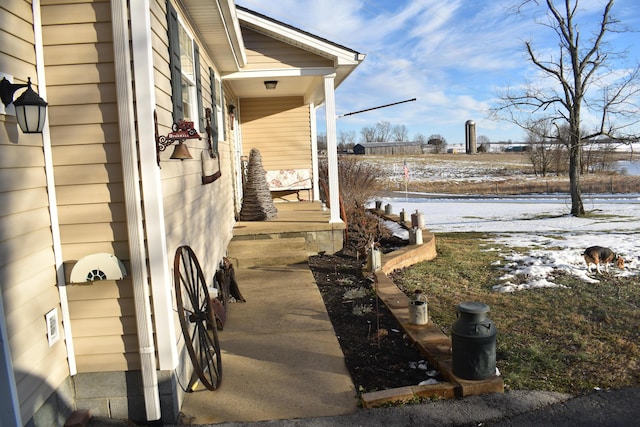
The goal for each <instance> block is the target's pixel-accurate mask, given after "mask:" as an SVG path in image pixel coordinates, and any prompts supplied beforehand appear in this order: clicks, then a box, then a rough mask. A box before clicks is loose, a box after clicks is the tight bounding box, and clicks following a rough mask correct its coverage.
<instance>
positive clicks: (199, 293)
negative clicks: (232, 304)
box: [173, 246, 222, 390]
mask: <svg viewBox="0 0 640 427" xmlns="http://www.w3.org/2000/svg"><path fill="white" fill-rule="evenodd" d="M173 279H174V285H175V290H176V303H177V308H178V317H179V318H180V327H181V328H182V334H183V335H184V341H185V345H186V347H187V352H188V353H189V357H190V358H191V362H192V363H193V368H194V372H195V374H196V375H197V376H198V379H200V381H201V382H202V384H203V385H204V386H205V387H206V388H207V389H209V390H215V389H217V388H218V387H219V386H220V382H221V380H222V362H221V355H220V345H219V343H218V332H217V330H216V323H215V319H214V317H213V313H212V311H211V304H210V301H209V291H208V290H207V285H206V283H205V280H204V274H203V273H202V269H201V268H200V264H199V263H198V259H197V258H196V255H195V254H194V253H193V250H192V249H191V248H190V247H189V246H180V247H179V248H178V250H177V251H176V255H175V257H174V259H173Z"/></svg>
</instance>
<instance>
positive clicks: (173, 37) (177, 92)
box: [167, 1, 184, 123]
mask: <svg viewBox="0 0 640 427" xmlns="http://www.w3.org/2000/svg"><path fill="white" fill-rule="evenodd" d="M167 27H168V31H167V32H168V35H169V67H170V68H171V102H172V103H173V121H174V122H175V123H177V122H178V121H179V120H182V119H183V118H184V111H183V109H182V69H181V66H180V38H179V35H178V12H177V11H176V9H175V8H174V7H173V6H172V5H171V2H169V1H167Z"/></svg>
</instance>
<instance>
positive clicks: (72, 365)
mask: <svg viewBox="0 0 640 427" xmlns="http://www.w3.org/2000/svg"><path fill="white" fill-rule="evenodd" d="M32 8H33V33H34V44H35V53H36V74H37V75H38V92H39V94H40V96H41V97H42V98H43V99H47V82H46V79H45V73H44V70H45V67H44V52H43V46H42V17H41V15H40V0H33V3H32ZM48 114H49V111H48V110H47V116H48ZM42 146H43V155H44V171H45V175H46V177H47V197H48V198H49V217H50V219H51V236H52V237H51V238H52V241H53V258H54V262H55V264H56V280H57V285H58V294H59V295H60V310H61V312H62V324H63V325H64V328H63V329H64V342H65V345H66V347H67V361H68V363H69V375H71V376H73V375H75V374H77V373H78V369H77V367H76V354H75V350H74V347H73V334H72V333H71V316H70V315H69V300H68V298H67V283H66V282H67V279H66V277H65V275H64V265H63V257H62V242H61V239H60V222H59V220H58V201H57V199H56V184H55V180H54V173H53V154H52V152H51V133H50V132H49V120H48V117H47V121H46V122H45V126H44V129H42Z"/></svg>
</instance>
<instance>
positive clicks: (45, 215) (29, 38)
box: [0, 0, 69, 422]
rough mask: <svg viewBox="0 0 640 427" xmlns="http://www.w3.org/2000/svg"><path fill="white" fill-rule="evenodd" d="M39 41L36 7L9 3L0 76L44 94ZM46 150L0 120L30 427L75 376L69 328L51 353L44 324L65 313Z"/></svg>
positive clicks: (4, 215) (12, 319) (16, 334)
mask: <svg viewBox="0 0 640 427" xmlns="http://www.w3.org/2000/svg"><path fill="white" fill-rule="evenodd" d="M33 40H34V34H33V22H32V11H31V4H30V3H29V2H27V1H21V0H8V1H5V2H2V4H1V5H0V70H1V71H3V72H5V73H8V74H10V75H12V76H13V81H12V83H25V82H26V80H27V77H31V81H32V82H33V83H34V85H36V87H34V89H35V90H38V87H37V84H38V76H37V74H36V67H35V50H34V46H33ZM21 93H22V89H19V90H18V92H16V94H15V96H16V97H17V96H19V95H20V94H21ZM42 145H43V140H42V135H37V134H36V135H27V134H23V133H22V132H21V131H20V130H19V129H18V126H17V124H16V120H15V117H12V116H7V115H4V114H2V115H0V150H1V151H2V155H1V156H0V224H1V226H0V292H2V300H3V302H4V312H5V321H6V326H7V332H8V344H9V347H10V349H11V354H10V355H9V356H10V357H11V359H12V364H13V368H14V375H15V380H16V385H17V392H18V398H19V400H20V412H21V417H22V419H23V421H25V422H27V421H28V420H30V419H31V417H32V416H33V415H34V413H35V412H36V411H37V410H38V409H39V408H40V406H41V405H42V403H43V402H44V401H45V400H46V399H47V398H48V397H49V396H50V395H51V394H52V393H53V392H55V390H56V388H57V387H59V386H60V385H61V384H62V383H63V381H65V379H66V378H68V376H69V365H68V363H67V360H66V348H65V344H64V331H63V325H62V323H59V325H58V326H59V328H60V329H59V331H60V337H61V339H59V340H58V341H57V342H56V343H55V344H54V345H53V346H51V347H49V343H48V339H47V328H46V323H45V315H46V313H48V312H49V311H50V310H54V309H55V310H57V312H58V316H59V319H61V311H60V299H59V294H58V289H57V287H56V269H55V259H54V254H53V238H52V234H51V220H50V215H49V205H48V197H47V189H46V185H47V180H46V175H45V168H44V157H43V150H42Z"/></svg>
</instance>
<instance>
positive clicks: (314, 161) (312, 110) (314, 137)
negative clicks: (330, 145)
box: [309, 102, 320, 202]
mask: <svg viewBox="0 0 640 427" xmlns="http://www.w3.org/2000/svg"><path fill="white" fill-rule="evenodd" d="M309 115H310V117H311V175H312V176H313V195H312V198H311V200H313V201H314V202H315V201H318V200H320V189H319V188H318V185H319V182H318V181H319V180H318V121H317V119H316V105H315V104H314V103H313V102H312V103H311V104H309Z"/></svg>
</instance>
